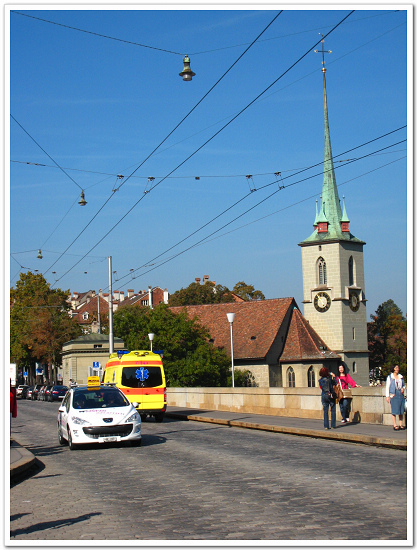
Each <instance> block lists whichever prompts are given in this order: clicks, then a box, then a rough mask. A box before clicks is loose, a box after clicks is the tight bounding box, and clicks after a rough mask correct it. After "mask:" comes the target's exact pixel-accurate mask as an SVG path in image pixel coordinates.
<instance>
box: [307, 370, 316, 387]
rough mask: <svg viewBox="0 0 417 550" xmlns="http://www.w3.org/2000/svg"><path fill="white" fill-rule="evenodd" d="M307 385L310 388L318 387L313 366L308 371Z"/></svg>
mask: <svg viewBox="0 0 417 550" xmlns="http://www.w3.org/2000/svg"><path fill="white" fill-rule="evenodd" d="M307 383H308V387H309V388H315V387H316V375H315V374H314V369H313V367H312V366H311V367H310V368H309V369H308V371H307Z"/></svg>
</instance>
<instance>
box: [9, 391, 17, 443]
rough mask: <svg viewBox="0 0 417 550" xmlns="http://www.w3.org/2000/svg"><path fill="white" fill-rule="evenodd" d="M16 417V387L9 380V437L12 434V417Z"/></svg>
mask: <svg viewBox="0 0 417 550" xmlns="http://www.w3.org/2000/svg"><path fill="white" fill-rule="evenodd" d="M16 417H17V397H16V388H15V387H14V386H12V381H11V380H10V437H11V435H12V418H16Z"/></svg>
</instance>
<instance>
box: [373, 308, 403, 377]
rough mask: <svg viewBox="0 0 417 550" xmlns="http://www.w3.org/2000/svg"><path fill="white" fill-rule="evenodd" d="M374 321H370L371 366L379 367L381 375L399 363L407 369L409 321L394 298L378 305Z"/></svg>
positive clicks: (383, 375) (384, 374) (385, 374)
mask: <svg viewBox="0 0 417 550" xmlns="http://www.w3.org/2000/svg"><path fill="white" fill-rule="evenodd" d="M371 319H372V321H373V322H372V323H368V348H369V366H370V368H371V369H377V370H379V372H380V376H381V377H385V376H387V375H388V373H389V371H390V367H392V366H394V365H399V366H400V368H401V370H402V371H403V372H405V371H406V369H407V321H406V319H405V317H404V316H403V314H402V311H401V309H400V308H399V307H398V306H397V305H396V304H395V302H394V301H393V300H387V301H386V302H384V303H383V304H381V305H380V306H378V308H377V310H376V312H375V314H374V315H371Z"/></svg>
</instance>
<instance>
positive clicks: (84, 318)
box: [83, 311, 88, 321]
mask: <svg viewBox="0 0 417 550" xmlns="http://www.w3.org/2000/svg"><path fill="white" fill-rule="evenodd" d="M87 319H88V313H87V312H86V311H85V312H84V313H83V320H84V321H87Z"/></svg>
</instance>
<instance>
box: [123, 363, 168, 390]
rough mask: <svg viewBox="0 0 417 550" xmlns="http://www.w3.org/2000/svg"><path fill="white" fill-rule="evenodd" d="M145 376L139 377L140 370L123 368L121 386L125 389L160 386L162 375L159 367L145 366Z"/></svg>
mask: <svg viewBox="0 0 417 550" xmlns="http://www.w3.org/2000/svg"><path fill="white" fill-rule="evenodd" d="M143 370H144V373H145V376H147V378H145V376H141V373H140V369H139V368H137V367H123V370H122V386H125V387H127V388H153V387H155V386H162V374H161V368H160V367H149V366H146V368H145V369H143Z"/></svg>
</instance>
